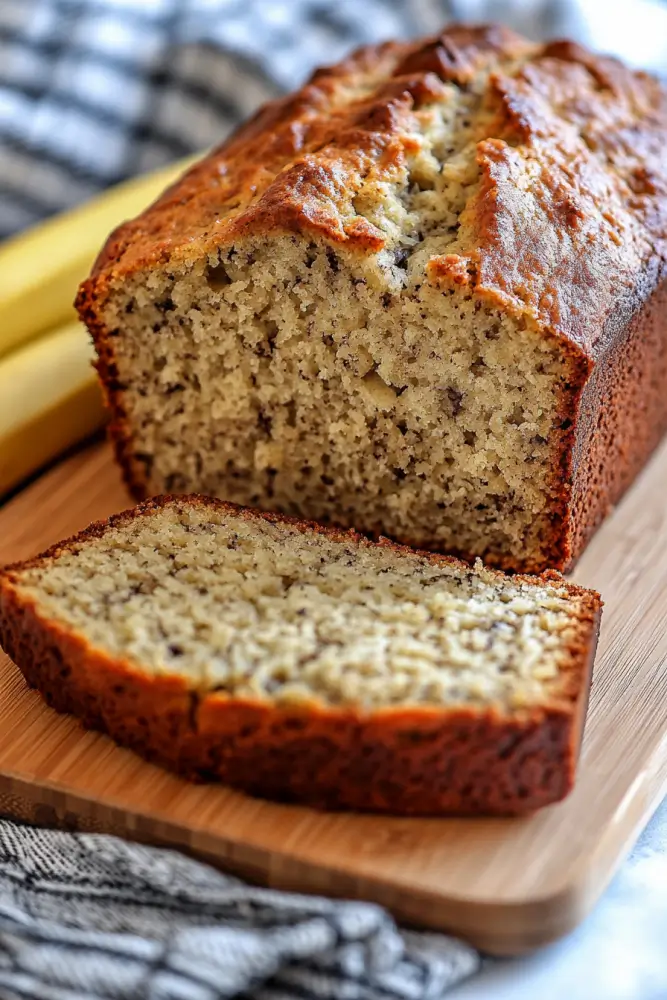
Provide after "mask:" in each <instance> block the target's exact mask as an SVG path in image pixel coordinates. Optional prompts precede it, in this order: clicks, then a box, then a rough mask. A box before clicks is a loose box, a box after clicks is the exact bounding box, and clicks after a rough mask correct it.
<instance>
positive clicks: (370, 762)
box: [0, 497, 600, 815]
mask: <svg viewBox="0 0 667 1000" xmlns="http://www.w3.org/2000/svg"><path fill="white" fill-rule="evenodd" d="M170 502H174V500H173V498H169V497H167V498H158V499H157V500H151V501H149V502H147V503H145V504H142V505H141V506H140V507H139V508H135V509H134V510H131V511H126V512H124V513H123V514H119V515H116V516H115V517H113V518H110V519H109V521H103V522H99V523H97V524H94V525H91V526H90V528H88V529H86V531H84V532H81V533H80V534H79V535H77V536H75V538H73V539H69V540H68V541H65V542H62V543H60V544H58V545H56V546H53V547H52V548H51V549H49V550H48V551H47V552H46V553H44V554H43V555H41V556H38V557H36V558H35V559H32V560H30V561H29V562H27V563H23V564H17V565H15V566H10V567H6V568H5V569H4V570H3V571H2V573H0V644H2V646H3V648H4V649H5V650H6V652H7V653H8V654H9V655H10V656H11V657H12V659H14V661H15V662H16V663H17V665H18V666H19V667H20V669H21V671H22V672H23V674H24V676H25V678H26V680H27V681H28V683H29V684H30V685H31V686H32V687H36V688H37V689H38V690H39V691H40V692H41V694H42V695H43V696H44V698H45V700H46V701H47V702H48V703H49V704H50V705H52V707H54V708H56V709H57V710H58V711H62V712H69V713H72V714H74V715H76V716H77V717H78V718H80V719H81V720H82V721H83V722H84V724H85V725H87V726H90V727H93V728H96V729H100V730H102V731H104V732H107V733H108V734H109V735H110V736H112V737H113V738H114V739H115V740H117V742H119V743H121V744H123V745H126V746H130V747H132V748H133V749H135V750H136V751H137V752H139V753H141V754H142V755H143V756H145V757H148V758H149V759H152V760H156V761H158V762H160V763H162V764H164V765H166V766H167V767H170V768H171V769H173V770H175V771H177V772H179V773H180V774H182V775H184V776H185V777H188V778H193V779H200V780H201V779H204V780H209V779H215V780H220V781H223V782H225V783H227V784H230V785H232V786H234V787H236V788H240V789H242V790H244V791H247V792H250V793H251V794H257V795H262V796H266V797H270V798H278V799H281V800H284V801H296V802H303V803H307V804H311V805H316V806H320V807H325V808H346V809H358V810H374V811H387V812H395V813H404V814H423V815H428V814H431V815H437V814H444V813H470V814H474V813H480V814H482V813H485V814H520V813H525V812H529V811H531V810H534V809H537V808H539V807H541V806H543V805H547V804H549V803H550V802H554V801H557V800H558V799H560V798H562V797H563V796H564V795H566V794H567V792H568V791H569V790H570V788H571V787H572V784H573V781H574V774H575V769H576V760H577V756H578V751H579V745H580V742H581V736H582V733H583V726H584V718H585V712H586V701H587V696H588V689H589V685H590V675H591V670H592V663H593V657H594V652H595V645H596V641H597V631H598V624H599V615H600V600H599V596H598V595H597V594H595V593H593V592H591V591H586V590H582V589H581V588H579V587H576V586H574V585H573V584H569V583H565V582H564V581H561V578H560V577H559V576H558V574H554V573H548V574H546V575H545V576H544V577H542V578H541V579H542V580H544V581H546V580H553V579H557V580H558V581H559V582H562V583H563V586H565V587H567V588H568V590H569V591H570V593H571V595H572V596H573V597H576V598H577V599H578V600H579V601H580V603H581V611H580V614H579V629H578V635H577V638H576V640H575V641H574V642H573V644H572V648H571V650H570V653H571V665H570V668H569V669H568V670H567V677H566V681H565V683H564V685H563V689H562V691H561V694H560V697H559V698H558V699H555V700H554V701H553V702H552V703H549V704H545V705H544V706H542V707H535V708H530V709H526V710H523V711H516V712H513V713H512V714H511V715H508V714H504V713H503V712H502V711H501V710H499V709H496V708H485V709H475V708H474V707H468V706H461V707H453V708H451V709H445V710H443V709H439V708H437V707H434V706H412V707H395V708H387V709H383V710H376V711H372V712H361V711H355V710H352V709H349V708H338V707H327V706H324V705H322V704H320V703H318V702H315V701H314V702H313V703H312V704H308V705H301V706H300V707H299V708H283V707H276V706H273V705H272V704H271V703H270V702H266V701H261V700H259V699H258V700H255V701H253V700H250V699H242V698H234V697H230V696H228V695H225V694H222V693H220V692H215V691H214V692H207V693H199V692H197V691H194V690H192V689H190V688H189V687H188V684H187V681H186V679H185V678H181V677H175V676H170V677H164V676H161V677H150V676H147V675H146V674H145V673H142V672H141V671H140V670H139V669H138V668H137V667H136V666H134V665H133V664H132V663H130V662H128V661H126V660H120V659H112V658H111V657H109V656H107V655H105V654H104V653H103V652H102V651H100V650H98V649H94V648H92V647H91V646H90V645H89V644H88V643H87V642H86V641H85V640H84V639H83V638H82V637H81V636H79V635H77V634H76V633H75V632H73V631H72V630H70V629H68V628H66V627H64V626H62V625H61V624H59V623H57V622H54V621H48V620H46V619H44V618H43V617H42V616H41V615H40V613H39V610H38V608H37V606H36V602H35V601H34V600H33V599H32V598H29V597H26V596H25V595H22V594H21V593H20V571H21V570H22V569H24V568H27V567H29V566H34V565H35V564H36V563H39V562H41V561H42V560H44V559H51V558H53V557H54V556H56V555H57V554H58V553H59V552H62V551H65V550H69V549H71V548H73V547H76V546H79V545H81V544H85V542H86V540H87V539H90V538H92V537H99V536H100V535H101V534H103V533H104V531H105V530H107V529H108V528H109V526H113V525H117V524H119V523H123V522H124V521H126V520H127V519H131V518H134V517H136V516H143V515H149V514H150V513H151V511H154V510H155V509H157V508H159V507H160V506H161V505H163V504H165V503H170ZM178 502H179V503H181V504H182V503H187V504H198V505H205V506H207V507H212V508H214V509H217V510H223V511H232V512H233V513H235V514H236V515H238V516H242V517H247V518H257V517H261V518H266V519H267V520H270V521H273V522H276V521H277V522H286V523H290V524H293V525H296V526H298V527H299V528H300V529H301V530H303V531H311V530H316V531H318V532H320V533H322V534H325V535H327V536H328V537H330V538H333V539H338V540H344V541H348V542H349V541H354V542H355V543H357V544H359V545H363V546H366V545H375V544H382V545H390V546H391V547H392V548H393V549H394V550H395V551H398V552H400V551H401V547H400V546H396V545H394V544H393V543H391V542H387V541H386V540H385V541H383V542H380V543H373V542H369V541H368V540H367V539H365V538H363V537H361V536H359V535H356V534H355V533H354V532H343V531H339V530H337V529H331V528H325V527H322V526H321V525H313V524H310V523H309V522H304V521H298V520H297V519H295V518H284V517H282V516H281V515H277V514H262V513H259V512H257V511H250V510H244V509H242V508H237V507H235V506H234V505H231V504H226V503H224V502H222V501H214V500H209V499H205V498H198V497H190V498H187V499H184V498H179V500H178ZM408 551H411V550H408ZM425 555H426V557H427V558H428V559H429V560H430V561H432V562H434V563H436V564H437V563H440V564H442V563H447V564H452V563H455V564H457V565H460V566H461V567H462V568H465V569H467V570H468V571H469V570H470V567H467V566H465V565H464V564H460V563H457V561H456V560H452V559H450V558H449V557H446V556H439V555H434V554H432V553H426V554H425ZM526 579H527V580H531V581H532V582H539V579H537V578H526Z"/></svg>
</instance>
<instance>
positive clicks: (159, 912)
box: [0, 820, 480, 1000]
mask: <svg viewBox="0 0 667 1000" xmlns="http://www.w3.org/2000/svg"><path fill="white" fill-rule="evenodd" d="M479 965H480V960H479V958H478V956H477V955H476V953H475V952H474V951H473V950H472V949H471V948H468V947H466V946H465V945H463V944H461V943H460V942H457V941H453V940H451V939H450V938H447V937H445V936H444V935H439V934H425V933H408V932H405V931H401V932H399V931H398V930H397V929H396V926H395V925H394V922H393V921H392V920H391V918H390V917H389V916H388V915H387V914H386V913H385V912H384V911H383V910H381V909H380V908H379V907H377V906H373V905H371V904H370V903H354V902H334V901H333V900H329V899H321V898H319V897H317V896H297V895H294V894H288V893H282V892H274V891H271V890H269V889H255V888H252V887H250V886H246V885H244V884H243V883H242V882H239V881H238V880H237V879H234V878H230V877H229V876H227V875H222V874H221V873H219V872H217V871H214V870H213V869H212V868H209V867H207V866H206V865H201V864H198V863H197V862H195V861H191V860H190V859H189V858H185V857H183V856H181V855H179V854H176V853H175V852H174V851H164V850H156V849H154V848H150V847H140V846H138V845H136V844H128V843H125V842H124V841H122V840H118V839H117V838H116V837H105V836H97V835H92V834H78V835H77V834H72V833H61V832H56V831H52V830H35V829H32V828H30V827H25V826H18V825H16V824H13V823H9V822H7V821H2V820H0V997H2V998H3V1000H10V998H11V1000H14V998H17V1000H18V998H19V997H20V998H22V1000H28V998H29V1000H223V998H229V997H244V998H245V1000H296V998H302V1000H440V997H442V996H443V995H444V993H446V992H447V991H448V990H449V988H450V987H451V986H452V985H453V984H455V983H457V982H459V981H460V980H461V979H463V978H465V977H466V976H468V975H470V974H471V973H472V972H474V971H475V970H476V969H477V968H478V967H479Z"/></svg>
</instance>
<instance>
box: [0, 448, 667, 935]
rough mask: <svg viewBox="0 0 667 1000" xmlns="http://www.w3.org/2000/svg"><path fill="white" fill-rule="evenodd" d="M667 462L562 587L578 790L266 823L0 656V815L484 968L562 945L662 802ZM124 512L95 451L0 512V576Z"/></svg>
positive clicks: (283, 814) (665, 771) (652, 469)
mask: <svg viewBox="0 0 667 1000" xmlns="http://www.w3.org/2000/svg"><path fill="white" fill-rule="evenodd" d="M666 483H667V444H666V445H665V446H663V448H662V449H661V450H660V452H659V453H658V454H657V455H656V456H655V458H654V460H653V462H652V463H651V464H650V466H649V467H648V468H647V469H646V470H645V472H644V474H643V475H642V476H641V478H640V480H639V481H638V482H637V484H636V485H635V487H634V488H633V489H632V491H631V492H630V493H629V494H628V496H627V497H626V498H625V500H624V501H623V503H622V505H621V506H620V507H619V508H618V509H617V510H616V511H615V513H614V514H613V515H612V516H611V517H610V518H609V519H608V520H607V522H606V523H605V525H604V526H603V527H602V529H601V530H600V532H599V533H598V535H597V536H596V537H595V539H594V540H593V542H592V543H591V545H590V546H589V548H588V550H587V552H586V554H585V556H584V558H583V559H582V561H581V563H580V564H579V567H578V569H577V572H576V574H575V575H574V579H575V580H576V581H577V582H580V583H583V584H585V585H587V586H592V587H595V588H597V589H598V590H600V591H601V593H602V595H603V598H604V600H605V610H604V615H603V627H602V634H601V637H600V646H599V651H598V657H597V661H596V667H595V678H594V684H593V691H592V697H591V703H590V708H589V715H588V723H587V728H586V737H585V740H584V750H583V757H582V762H581V766H580V772H579V778H578V782H577V786H576V788H575V791H574V792H573V793H572V795H571V796H570V797H569V799H568V800H567V801H566V802H564V803H561V804H560V805H558V806H553V807H550V808H548V809H545V810H544V811H543V812H541V813H539V814H537V815H536V816H533V817H531V818H528V819H520V820H509V819H508V820H501V819H494V820H462V819H452V820H433V819H425V820H419V819H394V818H390V817H381V816H356V815H349V814H346V815H344V814H323V813H317V812H314V811H312V810H309V809H305V808H300V807H296V806H279V805H273V804H270V803H267V802H261V801H259V800H255V799H251V798H249V797H246V796H243V795H240V794H238V793H236V792H231V791H229V790H228V789H226V788H223V787H216V786H213V785H191V784H188V783H187V782H185V781H183V780H181V779H180V778H176V777H174V776H173V775H171V774H167V773H166V772H164V771H162V770H161V769H159V768H157V767H155V766H152V765H150V764H147V763H145V762H144V761H142V760H140V759H139V758H138V757H136V756H135V755H134V754H132V753H131V752H130V751H128V750H123V749H120V748H118V747H116V746H115V745H114V744H113V743H112V742H111V740H109V739H108V738H107V737H104V736H101V735H99V734H96V733H87V732H85V731H84V730H83V729H82V728H81V727H80V726H79V724H78V723H77V722H76V721H75V720H73V719H70V718H67V717H63V716H58V715H56V714H55V713H54V712H52V711H51V710H50V709H48V708H46V707H45V706H44V705H43V703H42V702H41V700H40V698H39V696H38V695H37V694H35V693H34V692H30V691H28V690H27V689H26V687H25V685H24V683H23V680H22V678H21V676H20V674H19V673H18V671H17V670H16V668H15V667H14V665H13V664H12V663H11V662H10V661H9V660H8V659H7V657H5V656H4V655H1V654H0V811H4V812H5V813H8V814H11V815H15V816H18V817H21V818H23V819H28V820H32V821H35V822H39V823H50V824H60V825H64V826H68V827H72V828H80V829H87V830H91V829H92V830H109V831H112V832H115V833H120V834H124V835H126V836H130V837H134V838H136V839H141V840H146V841H152V842H155V843H165V844H173V845H177V846H179V847H181V848H183V849H186V850H188V851H191V852H193V853H196V854H198V855H200V856H203V857H205V858H208V859H210V860H212V861H214V862H216V863H218V864H221V865H223V866H224V867H226V868H227V869H230V870H233V871H236V872H238V873H240V874H243V875H244V876H246V877H248V878H251V879H253V880H256V881H259V882H263V883H267V884H270V885H272V886H276V887H282V888H291V889H299V890H301V891H308V892H322V893H327V894H332V895H339V896H350V897H360V898H365V899H372V900H375V901H377V902H379V903H382V904H384V905H386V906H387V907H389V908H390V909H391V910H392V911H393V912H394V913H395V914H396V915H397V917H399V918H400V919H401V920H403V921H408V922H412V923H415V924H419V925H422V926H429V927H434V928H441V929H447V930H452V931H454V932H456V933H458V934H461V935H463V936H465V937H466V938H468V939H469V940H471V941H472V942H473V943H475V944H476V945H478V946H480V947H482V948H484V949H486V950H488V951H490V952H492V953H496V954H511V953H518V952H521V951H526V950H529V949H531V948H534V947H536V946H538V945H541V944H543V943H545V942H547V941H551V940H553V939H554V938H556V937H558V936H560V935H562V934H564V933H566V932H567V931H568V930H570V929H571V928H572V927H574V926H575V925H576V924H577V923H578V922H579V921H580V920H581V919H582V917H584V916H585V914H586V913H587V912H588V911H589V910H590V908H591V907H592V905H593V904H594V903H595V901H596V900H597V898H598V897H599V895H600V893H601V892H602V891H603V889H604V887H605V886H606V884H607V882H608V881H609V879H610V877H611V876H612V874H613V872H614V870H615V869H616V867H617V866H618V864H619V863H620V861H621V860H622V859H623V857H624V856H625V854H626V853H627V851H628V850H629V849H630V847H631V845H632V843H633V841H634V840H635V838H636V837H637V835H638V833H639V832H640V830H641V828H642V826H643V825H644V824H645V822H646V821H647V819H648V817H649V815H650V814H651V812H652V811H653V810H654V808H655V807H656V806H657V804H658V802H659V801H660V799H661V797H662V795H663V794H664V793H665V791H667V672H666V670H665V667H666V664H667V627H666V626H667V509H666V505H665V500H664V496H665V484H666ZM126 506H128V498H127V496H126V494H125V492H124V489H123V487H122V486H121V483H120V480H119V478H118V474H117V472H116V470H115V468H114V466H113V464H112V461H111V457H110V453H109V451H108V449H107V447H106V446H104V445H96V446H94V447H92V448H89V449H87V450H86V451H84V452H82V453H80V454H78V455H75V456H74V457H73V458H71V459H69V460H68V461H67V462H65V463H64V464H63V465H61V466H60V467H58V468H56V469H54V470H52V471H51V472H49V473H48V474H47V475H45V476H44V477H43V478H42V479H41V480H38V481H37V482H36V483H34V484H33V485H32V486H31V487H30V488H29V489H27V490H26V491H25V492H24V493H22V494H20V495H19V496H18V497H16V498H15V499H14V500H13V501H12V502H11V503H10V504H8V505H7V506H6V507H5V508H4V509H2V510H0V562H3V563H4V562H8V561H11V560H14V559H19V558H24V557H26V556H29V555H32V554H34V553H36V552H37V551H39V550H40V549H43V548H44V547H45V546H46V545H48V544H50V543H51V542H53V541H55V540H57V539H58V538H61V537H63V536H65V535H68V534H71V533H73V532H75V531H78V530H80V529H81V528H83V527H84V526H85V525H86V524H88V523H89V522H90V521H91V520H93V519H97V518H99V517H105V516H107V515H108V514H110V513H111V512H113V511H116V510H120V509H122V508H123V507H126Z"/></svg>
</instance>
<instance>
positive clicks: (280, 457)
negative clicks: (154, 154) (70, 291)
mask: <svg viewBox="0 0 667 1000" xmlns="http://www.w3.org/2000/svg"><path fill="white" fill-rule="evenodd" d="M665 164H667V115H666V113H665V96H664V93H663V91H662V90H661V88H660V87H659V85H658V84H657V83H656V82H655V81H654V80H652V79H651V78H649V77H647V76H646V75H644V74H641V73H635V72H631V71H630V70H627V69H625V68H624V67H623V66H622V65H621V64H619V63H617V62H616V61H614V60H613V59H607V58H603V57H597V56H594V55H592V54H591V53H589V52H588V51H586V50H584V49H582V48H580V47H579V46H577V45H574V44H572V43H569V42H551V43H549V44H546V45H538V44H533V43H529V42H527V41H525V40H524V39H521V38H519V37H518V36H516V35H513V34H512V33H510V32H508V31H506V30H504V29H500V28H493V27H462V26H452V27H450V28H447V29H446V30H445V31H444V32H443V33H442V35H440V36H439V37H437V38H434V39H428V40H427V41H426V42H409V43H396V44H386V45H381V46H379V47H373V48H367V49H364V50H361V51H360V52H358V53H356V54H354V55H352V56H351V57H350V58H349V59H347V60H345V61H344V62H342V63H341V64H340V65H338V66H335V67H332V68H330V69H325V70H320V71H318V72H317V73H316V74H315V75H314V76H313V78H312V80H311V81H310V82H309V83H308V84H307V85H306V86H305V87H304V88H303V89H302V90H301V91H299V92H298V93H297V94H295V95H292V96H290V97H287V98H284V99H282V100H279V101H276V102H274V103H272V104H269V105H267V106H266V107H265V108H264V109H262V110H261V111H260V112H259V113H258V114H257V115H256V116H255V118H253V119H252V120H251V121H250V122H249V123H248V124H247V125H246V126H244V127H243V128H242V129H240V130H239V132H238V133H237V134H236V135H235V136H233V137H232V138H231V139H229V140H228V141H227V142H226V143H225V144H224V145H223V146H221V147H220V148H219V149H218V150H216V151H215V152H214V153H212V154H211V155H210V156H209V157H207V158H206V159H205V160H204V161H202V163H200V164H199V165H198V166H196V167H194V168H193V169H192V170H191V171H190V172H189V173H188V174H187V175H186V176H185V177H184V178H183V179H182V180H181V181H180V182H179V183H177V184H176V185H175V186H174V187H173V188H171V189H170V190H169V191H168V192H166V193H165V195H164V196H163V197H162V198H161V199H160V200H159V201H158V202H157V203H156V204H155V205H154V206H152V207H151V208H149V209H148V210H147V211H146V212H145V213H144V214H143V215H141V216H140V217H139V218H138V219H136V220H134V221H132V222H129V223H127V224H125V225H123V226H121V227H120V228H119V229H118V230H117V231H116V232H115V233H114V234H113V235H112V237H111V238H110V240H109V242H108V244H107V246H106V247H105V249H104V251H103V252H102V254H101V256H100V258H99V260H98V262H97V264H96V267H95V269H94V272H93V274H92V275H91V277H90V279H89V280H88V281H86V282H85V283H84V284H83V286H82V288H81V291H80V294H79V299H78V306H79V310H80V313H81V316H82V318H83V319H84V320H85V322H86V323H87V324H88V326H89V328H90V330H91V332H92V334H93V337H94V339H95V343H96V346H97V351H98V354H99V372H100V376H101V379H102V382H103V384H104V386H105V389H106V393H107V396H108V399H109V402H110V406H111V409H112V434H113V436H114V439H115V442H116V449H117V455H118V457H119V460H120V462H121V464H122V466H123V468H124V471H125V475H126V478H127V480H128V483H129V484H130V486H131V488H132V489H133V491H134V493H135V495H137V496H139V497H141V496H146V495H150V494H154V493H161V492H171V493H179V492H180V493H185V492H190V491H196V492H201V493H207V494H211V495H217V496H221V497H223V498H225V499H228V500H232V501H236V502H238V503H242V504H249V505H253V506H255V505H259V506H261V507H263V508H268V509H277V510H282V511H284V512H287V513H290V514H295V515H298V516H302V517H308V518H315V519H318V520H328V521H331V522H334V523H337V524H340V525H343V526H350V527H354V528H356V529H357V530H361V531H364V532H367V533H371V534H372V533H376V534H386V535H389V536H390V537H392V538H394V539H397V540H399V541H402V542H406V543H409V544H411V545H413V546H418V547H426V548H432V549H435V550H441V551H450V552H452V551H453V552H458V553H459V554H462V555H464V556H467V557H471V556H477V555H479V556H482V557H483V558H484V559H485V561H487V562H489V563H492V564H496V565H499V566H501V567H504V568H507V569H513V570H531V571H535V570H541V569H543V568H546V567H549V566H551V567H556V568H564V567H565V566H566V565H568V564H570V563H571V562H572V561H573V559H574V558H576V556H577V555H578V554H579V552H580V551H581V549H582V548H583V546H584V544H585V543H586V541H587V539H588V537H589V536H590V534H591V532H592V531H593V530H594V529H595V527H596V526H597V525H598V524H599V522H600V521H601V519H602V518H603V517H604V516H605V514H606V513H607V511H608V510H609V508H610V506H611V505H612V504H613V503H614V502H615V501H616V500H617V499H618V497H619V496H620V494H621V493H622V492H623V490H624V489H625V488H626V487H627V485H628V484H629V483H630V482H631V481H632V479H633V478H634V476H635V475H636V473H637V472H638V470H639V469H640V468H641V467H642V465H643V464H644V462H645V460H646V458H647V456H648V454H649V453H650V452H651V450H652V449H653V448H654V446H655V445H656V443H657V442H658V441H659V439H660V437H661V435H662V433H663V431H664V429H665V427H666V426H667V394H666V393H664V391H663V390H662V386H663V385H664V384H665V381H666V380H667V321H666V320H665V316H666V315H667V291H666V290H665V285H664V282H663V277H664V274H665V259H666V257H667V249H666V247H667V244H666V241H665V236H666V233H667V207H666V206H667V167H666V166H665Z"/></svg>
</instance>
